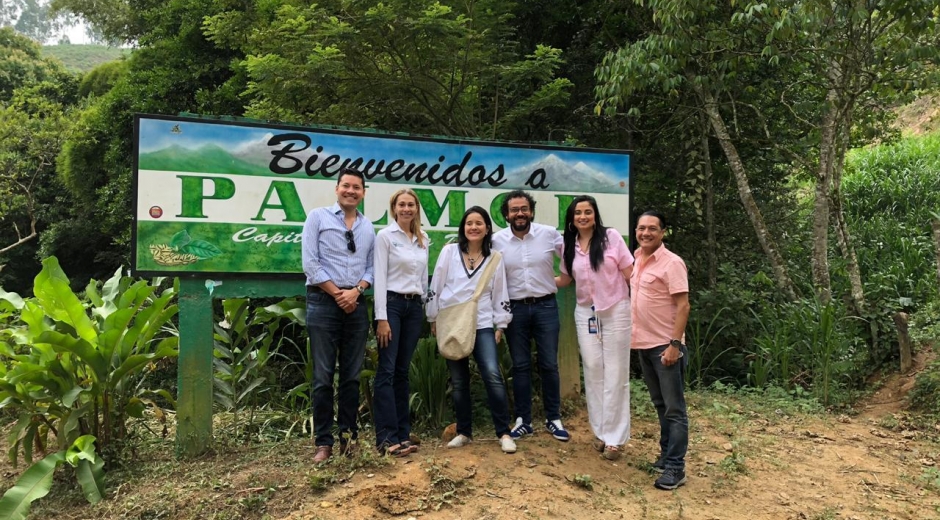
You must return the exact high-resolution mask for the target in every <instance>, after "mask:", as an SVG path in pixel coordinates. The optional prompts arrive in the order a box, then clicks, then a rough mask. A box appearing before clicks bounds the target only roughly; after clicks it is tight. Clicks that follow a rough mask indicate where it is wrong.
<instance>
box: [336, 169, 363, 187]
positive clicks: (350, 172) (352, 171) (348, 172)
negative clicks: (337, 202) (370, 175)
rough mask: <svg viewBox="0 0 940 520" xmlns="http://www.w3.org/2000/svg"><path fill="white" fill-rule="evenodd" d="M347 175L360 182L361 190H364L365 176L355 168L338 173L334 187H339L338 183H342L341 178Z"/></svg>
mask: <svg viewBox="0 0 940 520" xmlns="http://www.w3.org/2000/svg"><path fill="white" fill-rule="evenodd" d="M347 175H352V176H353V177H358V178H359V180H360V181H362V189H365V188H366V176H365V175H363V174H362V172H361V171H359V170H357V169H355V168H343V169H342V170H340V171H339V176H337V177H336V185H337V186H339V183H341V182H343V177H345V176H347Z"/></svg>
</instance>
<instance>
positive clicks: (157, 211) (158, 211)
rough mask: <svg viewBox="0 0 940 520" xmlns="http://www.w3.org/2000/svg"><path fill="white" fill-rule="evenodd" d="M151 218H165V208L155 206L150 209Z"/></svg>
mask: <svg viewBox="0 0 940 520" xmlns="http://www.w3.org/2000/svg"><path fill="white" fill-rule="evenodd" d="M150 216H151V217H153V218H160V217H162V216H163V208H161V207H160V206H154V207H152V208H150Z"/></svg>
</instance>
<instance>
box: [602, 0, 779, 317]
mask: <svg viewBox="0 0 940 520" xmlns="http://www.w3.org/2000/svg"><path fill="white" fill-rule="evenodd" d="M636 2H637V3H639V4H645V5H648V6H649V8H650V9H651V10H652V15H653V20H654V21H655V22H656V24H657V29H658V31H657V32H655V33H653V34H650V35H649V36H648V37H647V38H645V39H643V40H641V41H638V42H635V43H633V44H630V45H627V46H624V47H621V48H620V49H618V50H616V51H614V52H611V53H608V55H607V56H606V57H605V58H604V61H603V62H602V63H601V65H600V66H598V68H597V72H596V73H597V76H598V80H599V85H598V87H597V97H598V100H599V103H598V113H601V112H606V113H608V114H614V113H616V112H617V110H618V108H619V107H621V106H627V104H628V103H629V102H630V101H631V99H632V96H635V95H637V94H640V93H644V92H647V91H659V92H662V93H664V94H667V95H670V96H672V97H674V98H675V97H679V95H680V94H679V92H680V90H681V89H689V90H690V91H691V92H692V93H694V99H695V101H696V104H697V107H698V109H699V110H701V111H702V113H703V115H704V118H705V119H706V120H707V121H708V124H709V126H710V129H711V134H712V135H713V136H714V137H715V138H716V139H717V140H718V143H719V144H720V146H721V149H722V151H723V152H724V155H725V158H726V160H727V163H728V166H729V167H730V169H731V171H732V173H733V174H734V179H735V183H736V186H737V189H738V195H739V197H740V199H741V204H742V206H743V207H744V210H745V212H746V214H747V216H748V219H749V220H750V223H751V226H752V227H753V228H754V232H755V235H756V237H757V240H758V242H759V243H760V246H761V249H762V250H763V252H764V255H765V256H766V258H767V261H768V262H769V263H770V265H771V269H772V271H773V274H774V279H775V280H776V283H777V286H778V287H779V288H780V289H781V290H782V291H783V292H784V294H785V295H787V297H789V298H790V299H795V298H796V289H795V286H794V284H793V281H792V280H791V279H790V275H789V273H788V268H787V264H786V261H785V260H784V258H783V255H782V254H781V252H780V248H779V246H778V245H777V240H776V239H775V238H774V236H773V234H772V233H771V231H770V229H769V228H768V226H767V224H766V222H765V219H764V215H763V213H762V212H761V209H760V207H759V205H758V203H757V200H756V199H755V197H754V194H753V191H752V189H751V181H750V179H749V175H748V171H747V167H746V166H745V163H744V161H743V160H742V158H741V154H740V153H739V150H738V146H737V145H736V143H735V139H734V138H733V136H732V133H731V131H729V129H728V125H727V123H726V122H725V116H724V115H723V114H722V107H721V104H720V103H719V100H721V99H724V98H730V99H731V102H732V104H733V103H734V101H735V100H737V99H738V96H745V95H748V94H749V93H748V92H747V91H746V90H744V89H741V88H739V87H738V84H737V82H738V81H739V77H740V76H747V77H748V78H751V79H752V80H754V81H755V82H760V81H762V80H765V78H766V73H765V72H764V71H763V70H762V67H763V65H764V64H763V63H761V62H760V61H759V60H757V59H754V57H753V55H752V49H751V48H750V46H749V44H752V43H753V42H754V41H755V40H756V39H757V38H759V37H762V36H761V35H760V34H758V30H757V28H753V27H747V26H743V27H739V26H737V25H736V22H735V19H736V14H735V9H734V8H733V7H731V6H729V5H728V4H726V3H724V2H718V1H701V2H700V1H698V0H679V1H674V0H651V1H649V2H643V1H642V0H636ZM628 112H632V113H637V112H638V111H637V109H636V108H635V107H634V108H632V109H628Z"/></svg>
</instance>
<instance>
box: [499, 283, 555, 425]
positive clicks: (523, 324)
mask: <svg viewBox="0 0 940 520" xmlns="http://www.w3.org/2000/svg"><path fill="white" fill-rule="evenodd" d="M560 328H561V325H560V322H559V320H558V302H557V301H556V300H555V299H554V298H552V299H550V300H546V301H543V302H537V303H529V304H526V303H522V302H515V303H513V304H512V321H511V322H509V326H508V327H507V328H506V341H507V342H508V343H509V354H510V355H511V356H512V395H513V397H514V398H515V408H516V417H522V422H524V423H525V424H532V340H533V339H535V349H536V353H537V355H538V358H537V362H538V366H539V376H540V377H541V379H542V404H543V405H544V407H545V418H546V419H548V420H549V421H552V420H555V419H561V395H560V393H561V383H560V382H559V379H558V331H559V330H560Z"/></svg>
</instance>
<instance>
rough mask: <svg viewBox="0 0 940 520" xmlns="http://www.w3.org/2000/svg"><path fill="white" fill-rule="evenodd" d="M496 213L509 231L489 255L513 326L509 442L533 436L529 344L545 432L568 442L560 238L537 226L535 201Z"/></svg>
mask: <svg viewBox="0 0 940 520" xmlns="http://www.w3.org/2000/svg"><path fill="white" fill-rule="evenodd" d="M500 212H501V213H502V215H503V218H505V219H506V223H507V224H508V227H507V228H506V229H503V230H501V231H499V232H497V233H495V234H494V235H493V249H496V250H497V251H499V252H500V253H502V255H503V263H504V264H505V266H506V280H507V282H508V286H509V300H510V305H511V309H512V321H511V322H510V323H509V326H508V327H507V329H506V341H507V342H508V343H509V352H510V354H511V356H512V387H513V397H514V404H515V412H516V423H515V425H514V426H513V428H512V430H511V431H510V436H512V438H513V439H520V438H522V437H525V436H526V435H532V434H533V433H534V430H533V429H532V347H531V344H532V340H533V339H534V340H535V348H536V354H537V361H538V367H539V376H540V379H541V382H542V405H543V407H544V409H545V428H546V430H548V432H549V433H551V434H552V436H553V437H554V438H555V439H558V440H560V441H564V442H567V441H568V440H569V439H570V438H571V436H570V435H569V434H568V432H567V431H566V430H565V428H564V426H563V425H562V423H561V383H560V380H559V376H558V333H559V330H560V329H561V323H560V321H559V318H558V302H557V301H556V299H555V292H556V291H557V290H558V289H557V288H556V286H555V257H558V258H561V251H562V237H561V234H560V233H559V232H558V230H557V229H555V228H553V227H551V226H546V225H543V224H538V223H535V222H533V221H532V220H533V219H534V218H535V199H534V198H533V197H532V195H530V194H529V193H526V192H525V191H522V190H515V191H512V192H510V193H509V194H508V195H506V197H505V198H504V199H503V203H502V206H501V207H500Z"/></svg>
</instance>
